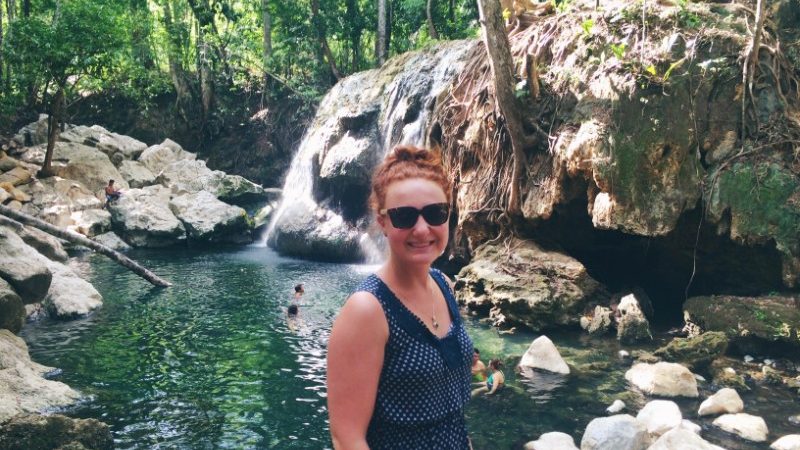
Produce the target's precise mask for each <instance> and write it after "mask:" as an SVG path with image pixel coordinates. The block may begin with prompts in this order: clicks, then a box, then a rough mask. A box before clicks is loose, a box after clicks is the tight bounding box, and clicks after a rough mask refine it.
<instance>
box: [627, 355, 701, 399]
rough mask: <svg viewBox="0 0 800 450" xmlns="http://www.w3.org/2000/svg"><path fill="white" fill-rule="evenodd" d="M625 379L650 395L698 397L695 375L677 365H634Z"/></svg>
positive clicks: (664, 363)
mask: <svg viewBox="0 0 800 450" xmlns="http://www.w3.org/2000/svg"><path fill="white" fill-rule="evenodd" d="M625 379H626V380H628V381H630V382H631V384H633V385H634V386H636V387H637V388H639V389H641V390H642V392H644V393H645V394H648V395H658V396H662V397H692V398H695V397H697V396H698V392H697V381H696V380H695V378H694V375H693V374H692V372H689V369H687V368H686V367H683V366H682V365H680V364H676V363H668V362H660V363H655V364H646V363H638V364H634V366H633V367H631V368H630V369H629V370H628V371H627V372H625Z"/></svg>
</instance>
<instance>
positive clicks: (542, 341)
mask: <svg viewBox="0 0 800 450" xmlns="http://www.w3.org/2000/svg"><path fill="white" fill-rule="evenodd" d="M519 366H520V367H521V368H523V369H525V368H528V369H540V370H546V371H548V372H553V373H560V374H562V375H569V366H568V365H567V363H566V362H565V361H564V359H563V358H562V357H561V355H560V354H559V353H558V349H557V348H556V346H555V345H554V344H553V341H551V340H550V339H549V338H548V337H547V336H539V337H538V338H536V339H535V340H534V341H533V342H531V345H530V347H528V350H527V351H526V352H525V354H524V355H522V359H521V360H520V362H519Z"/></svg>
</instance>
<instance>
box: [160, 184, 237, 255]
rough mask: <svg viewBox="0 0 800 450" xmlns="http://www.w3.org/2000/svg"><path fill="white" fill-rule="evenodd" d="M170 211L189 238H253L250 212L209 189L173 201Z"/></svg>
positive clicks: (233, 240)
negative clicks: (181, 223) (233, 204)
mask: <svg viewBox="0 0 800 450" xmlns="http://www.w3.org/2000/svg"><path fill="white" fill-rule="evenodd" d="M169 207H170V210H172V212H173V213H174V214H175V217H177V218H178V219H179V220H180V221H181V222H183V226H184V228H185V229H186V234H187V236H188V238H189V239H191V240H194V241H203V242H236V243H248V242H251V241H252V238H251V236H250V226H249V224H248V221H247V212H245V210H244V209H242V208H239V207H238V206H231V205H228V204H227V203H224V202H222V201H220V200H217V198H216V197H215V196H214V195H212V194H211V193H209V192H206V191H200V192H197V193H195V194H185V195H181V196H178V197H175V198H173V199H172V200H170V203H169Z"/></svg>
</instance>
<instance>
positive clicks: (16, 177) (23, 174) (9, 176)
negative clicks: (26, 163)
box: [0, 166, 33, 186]
mask: <svg viewBox="0 0 800 450" xmlns="http://www.w3.org/2000/svg"><path fill="white" fill-rule="evenodd" d="M32 177H33V175H32V174H31V173H30V171H28V169H26V168H24V167H20V166H17V167H15V168H13V169H11V170H9V171H8V172H5V173H4V174H2V175H0V183H11V184H13V185H14V186H19V185H22V184H28V183H30V181H31V178H32Z"/></svg>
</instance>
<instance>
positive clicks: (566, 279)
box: [456, 240, 605, 330]
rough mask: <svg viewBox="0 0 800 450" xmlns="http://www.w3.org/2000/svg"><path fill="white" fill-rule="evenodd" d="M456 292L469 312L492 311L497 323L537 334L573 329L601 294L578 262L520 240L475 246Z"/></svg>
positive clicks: (602, 291) (459, 278)
mask: <svg viewBox="0 0 800 450" xmlns="http://www.w3.org/2000/svg"><path fill="white" fill-rule="evenodd" d="M508 249H512V250H508ZM456 289H457V295H458V297H459V300H460V301H461V302H464V303H466V305H467V307H468V308H470V309H476V310H480V311H483V312H490V310H492V309H493V310H494V313H493V315H494V316H495V319H496V320H495V322H496V323H497V322H502V321H503V319H504V320H505V321H508V322H509V323H522V324H525V325H527V326H529V327H531V328H533V329H536V330H542V329H547V328H552V327H556V326H564V325H576V324H577V322H578V320H579V317H580V313H581V311H582V310H583V308H584V307H585V305H586V304H587V302H588V301H589V300H590V299H596V298H597V297H602V296H603V295H605V294H604V293H605V291H604V289H603V287H602V286H601V285H600V284H599V283H598V282H597V281H595V280H594V279H593V278H592V277H590V276H589V274H588V273H587V272H586V268H585V267H584V266H583V265H582V264H581V263H579V262H578V261H577V260H575V259H573V258H570V257H569V256H566V255H563V254H560V253H557V252H553V251H546V250H543V249H541V248H540V247H539V246H538V245H536V244H535V243H533V242H531V241H522V240H517V241H513V242H512V243H511V246H510V247H508V248H507V247H506V246H504V245H498V246H494V245H491V244H486V245H483V246H481V247H479V248H478V249H477V250H476V251H475V255H474V261H473V262H472V263H471V264H470V265H468V266H466V267H464V268H463V269H462V270H461V272H460V273H459V274H458V283H457V284H456ZM501 315H502V317H500V316H501Z"/></svg>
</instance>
